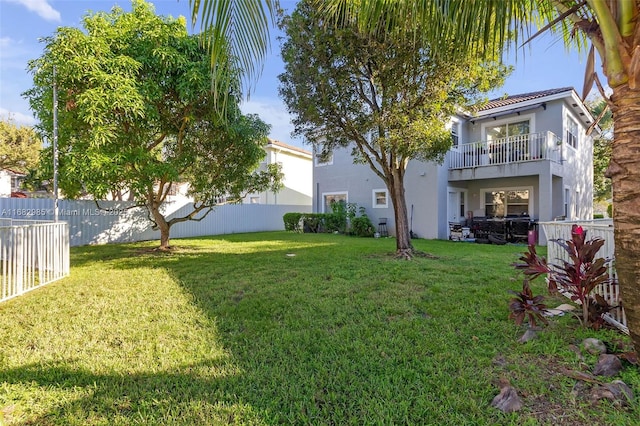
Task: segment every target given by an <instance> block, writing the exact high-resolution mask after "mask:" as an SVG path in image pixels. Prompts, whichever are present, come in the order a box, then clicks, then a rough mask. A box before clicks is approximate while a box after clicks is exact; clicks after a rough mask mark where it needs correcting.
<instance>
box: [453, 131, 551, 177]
mask: <svg viewBox="0 0 640 426" xmlns="http://www.w3.org/2000/svg"><path fill="white" fill-rule="evenodd" d="M540 160H549V161H554V162H556V163H560V162H561V160H562V142H561V140H560V139H559V138H558V137H557V136H556V135H555V134H554V133H552V132H540V133H529V134H526V135H518V136H509V137H506V138H500V139H495V140H491V141H482V142H474V143H466V144H461V145H458V146H455V147H453V148H452V149H451V151H450V152H449V169H450V170H454V169H470V168H475V167H484V166H497V165H502V164H513V163H524V162H528V161H540Z"/></svg>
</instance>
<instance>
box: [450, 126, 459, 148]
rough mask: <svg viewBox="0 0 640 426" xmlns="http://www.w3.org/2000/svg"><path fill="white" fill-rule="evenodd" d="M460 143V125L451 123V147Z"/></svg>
mask: <svg viewBox="0 0 640 426" xmlns="http://www.w3.org/2000/svg"><path fill="white" fill-rule="evenodd" d="M458 143H460V123H458V122H455V121H454V122H453V123H451V145H453V146H458Z"/></svg>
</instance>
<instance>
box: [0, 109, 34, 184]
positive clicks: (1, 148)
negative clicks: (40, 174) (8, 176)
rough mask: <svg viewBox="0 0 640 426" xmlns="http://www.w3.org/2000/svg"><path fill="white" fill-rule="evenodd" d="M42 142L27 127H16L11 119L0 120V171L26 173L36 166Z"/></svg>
mask: <svg viewBox="0 0 640 426" xmlns="http://www.w3.org/2000/svg"><path fill="white" fill-rule="evenodd" d="M41 149H42V140H41V139H40V138H39V137H38V135H37V134H36V132H35V131H34V130H33V129H32V128H31V127H28V126H18V125H17V124H15V123H14V121H13V119H12V118H11V117H9V118H6V119H5V118H2V119H0V169H11V170H13V171H15V172H19V173H27V172H29V171H30V170H32V169H34V168H35V167H36V166H37V164H38V158H39V155H40V150H41Z"/></svg>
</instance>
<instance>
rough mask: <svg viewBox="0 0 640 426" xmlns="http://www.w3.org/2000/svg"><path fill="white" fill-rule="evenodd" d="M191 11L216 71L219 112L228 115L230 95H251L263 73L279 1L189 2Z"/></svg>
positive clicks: (201, 0) (215, 89)
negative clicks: (270, 33) (238, 91)
mask: <svg viewBox="0 0 640 426" xmlns="http://www.w3.org/2000/svg"><path fill="white" fill-rule="evenodd" d="M189 7H190V9H191V22H192V24H193V25H195V24H197V23H199V25H200V29H201V31H202V32H201V35H202V41H203V43H205V45H206V46H207V48H208V49H209V52H210V54H211V67H212V68H213V69H214V70H215V71H216V72H215V73H214V79H213V81H212V91H213V94H214V95H215V96H216V99H217V100H218V101H219V103H220V105H219V108H218V110H219V111H225V108H226V101H227V96H228V95H229V93H231V92H233V91H234V90H238V88H241V89H240V90H244V92H246V93H247V94H248V93H249V92H250V91H251V88H252V85H253V84H254V83H255V82H256V81H257V79H258V77H259V75H260V73H261V72H262V65H263V63H264V60H265V58H266V55H267V53H268V49H269V41H270V38H269V28H270V27H271V26H272V25H274V24H275V14H276V9H277V7H278V0H189Z"/></svg>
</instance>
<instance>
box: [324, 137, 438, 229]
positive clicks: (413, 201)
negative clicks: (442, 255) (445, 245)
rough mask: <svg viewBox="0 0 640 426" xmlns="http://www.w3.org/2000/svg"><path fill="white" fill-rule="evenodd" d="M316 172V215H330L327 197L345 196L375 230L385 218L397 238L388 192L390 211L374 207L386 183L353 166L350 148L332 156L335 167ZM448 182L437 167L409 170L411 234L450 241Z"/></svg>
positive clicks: (407, 190) (367, 169)
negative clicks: (327, 208)
mask: <svg viewBox="0 0 640 426" xmlns="http://www.w3.org/2000/svg"><path fill="white" fill-rule="evenodd" d="M313 170H314V177H313V179H314V189H315V196H314V201H313V211H314V212H319V213H325V212H327V211H326V208H325V206H324V197H325V196H326V195H332V194H338V193H340V194H341V193H346V194H347V202H348V203H356V204H357V205H358V207H364V208H365V212H366V214H367V216H369V218H370V219H371V222H372V223H373V224H374V226H377V225H378V223H379V221H380V218H386V219H387V229H388V231H389V235H396V229H395V215H394V211H393V205H392V203H391V198H390V197H389V195H388V191H387V200H388V202H387V207H384V208H381V207H375V206H374V196H373V194H374V191H378V190H386V187H385V184H384V182H383V181H382V179H381V178H380V177H379V176H378V175H376V174H375V173H374V172H373V170H371V168H370V167H369V166H368V165H365V164H354V163H353V159H352V157H351V148H340V149H336V150H335V151H334V152H333V161H332V164H327V165H319V166H318V165H316V166H314V168H313ZM446 178H447V170H446V168H445V167H444V166H439V165H437V164H434V163H424V162H418V161H412V162H410V163H409V165H408V167H407V171H406V174H405V196H406V203H407V216H408V218H409V221H410V226H411V225H412V226H411V228H412V229H411V230H412V231H413V232H414V233H415V234H417V235H418V236H419V237H420V238H446V237H447V233H448V226H447V223H446V214H447V211H446V208H447V205H446V190H447V189H446V188H447V186H446V184H443V183H444V182H446ZM412 206H413V220H412V217H411V216H412ZM443 218H444V219H443ZM443 220H444V221H443ZM411 222H412V223H411Z"/></svg>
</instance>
